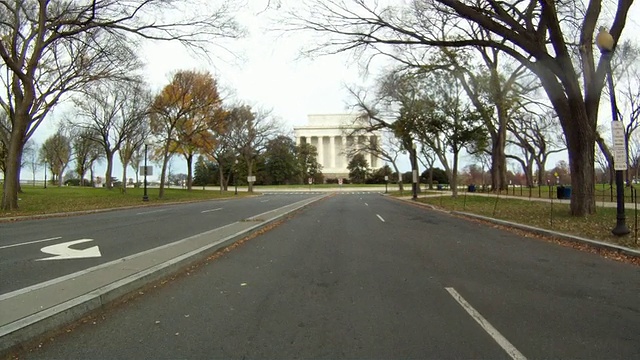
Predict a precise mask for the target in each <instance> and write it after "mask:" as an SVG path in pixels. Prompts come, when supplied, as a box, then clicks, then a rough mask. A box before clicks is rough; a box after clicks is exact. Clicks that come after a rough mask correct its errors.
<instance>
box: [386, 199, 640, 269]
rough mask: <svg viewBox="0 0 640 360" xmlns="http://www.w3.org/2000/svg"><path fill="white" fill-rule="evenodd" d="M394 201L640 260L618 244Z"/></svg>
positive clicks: (414, 202) (630, 250) (423, 204)
mask: <svg viewBox="0 0 640 360" xmlns="http://www.w3.org/2000/svg"><path fill="white" fill-rule="evenodd" d="M393 199H396V200H400V201H404V202H407V203H410V204H414V205H418V206H422V207H426V208H429V209H431V210H435V211H440V212H443V213H448V214H451V215H457V216H463V217H467V218H472V219H478V220H482V221H486V222H490V223H494V224H497V225H503V226H508V227H512V228H515V229H519V230H524V231H528V232H530V233H533V234H537V235H542V236H550V237H554V238H558V239H562V240H566V241H571V242H573V243H578V244H586V245H590V246H593V247H595V248H598V249H605V250H613V251H617V252H619V253H621V254H624V255H627V256H632V257H637V258H640V250H635V249H632V248H628V247H625V246H620V245H616V244H610V243H607V242H604V241H598V240H592V239H587V238H583V237H580V236H576V235H570V234H565V233H561V232H557V231H553V230H546V229H541V228H537V227H534V226H530V225H524V224H519V223H514V222H510V221H506V220H500V219H495V218H491V217H487V216H482V215H477V214H472V213H467V212H462V211H448V210H441V209H439V208H437V207H435V206H433V205H431V204H425V203H421V202H418V201H413V200H411V199H403V198H398V197H393Z"/></svg>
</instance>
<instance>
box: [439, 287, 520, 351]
mask: <svg viewBox="0 0 640 360" xmlns="http://www.w3.org/2000/svg"><path fill="white" fill-rule="evenodd" d="M445 290H447V291H448V292H449V294H451V296H452V297H453V299H454V300H455V301H457V302H458V304H460V306H462V308H464V309H465V310H466V311H467V313H469V315H471V317H472V318H473V319H474V320H475V321H476V322H477V323H478V324H480V326H482V328H483V329H484V331H486V332H487V334H489V336H491V337H492V338H493V340H495V341H496V342H497V343H498V345H500V347H501V348H502V349H504V351H506V352H507V354H509V356H511V358H512V359H514V360H527V358H526V357H524V355H522V353H521V352H520V351H518V349H516V348H515V346H513V345H512V344H511V343H510V342H509V340H507V339H506V338H505V337H504V336H502V334H500V332H499V331H498V330H496V328H494V327H493V326H492V325H491V324H490V323H489V322H488V321H487V319H485V318H484V317H482V315H480V313H479V312H478V311H476V309H474V308H473V307H472V306H471V305H470V304H469V303H468V302H467V301H466V300H465V299H464V298H463V297H462V295H460V294H459V293H458V292H457V291H456V289H454V288H451V287H447V288H445Z"/></svg>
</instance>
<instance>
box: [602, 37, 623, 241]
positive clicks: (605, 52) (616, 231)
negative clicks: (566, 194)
mask: <svg viewBox="0 0 640 360" xmlns="http://www.w3.org/2000/svg"><path fill="white" fill-rule="evenodd" d="M614 45H615V41H614V39H613V36H611V34H609V32H608V31H607V29H606V28H605V27H600V29H599V31H598V35H596V46H598V49H600V53H601V54H602V58H603V59H604V60H605V62H606V66H607V83H608V84H609V97H610V102H611V115H612V117H613V122H616V121H620V120H619V119H618V106H617V105H616V95H615V92H614V90H613V76H612V75H611V57H612V56H613V51H614V50H615V49H614ZM614 125H616V124H613V123H612V127H613V126H614ZM623 140H624V139H623ZM614 143H615V139H614ZM615 148H616V145H615V144H614V149H615ZM622 148H624V144H623V146H622ZM615 151H619V148H618V149H616V150H615ZM625 155H626V154H625ZM617 158H618V160H616V161H614V169H615V171H616V201H617V207H616V208H617V215H616V227H614V228H613V229H612V230H611V232H612V233H613V235H616V236H624V235H627V234H628V233H629V232H630V231H629V229H628V228H627V224H626V221H625V220H626V218H625V214H624V179H623V174H622V171H623V169H626V167H627V164H626V161H625V162H624V163H623V164H620V163H619V162H620V161H619V159H620V158H621V157H620V156H617Z"/></svg>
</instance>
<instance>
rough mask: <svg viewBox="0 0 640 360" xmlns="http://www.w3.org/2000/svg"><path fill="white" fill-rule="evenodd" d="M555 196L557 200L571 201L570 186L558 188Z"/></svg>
mask: <svg viewBox="0 0 640 360" xmlns="http://www.w3.org/2000/svg"><path fill="white" fill-rule="evenodd" d="M556 195H557V197H558V199H571V186H563V185H560V186H558V190H557V194H556Z"/></svg>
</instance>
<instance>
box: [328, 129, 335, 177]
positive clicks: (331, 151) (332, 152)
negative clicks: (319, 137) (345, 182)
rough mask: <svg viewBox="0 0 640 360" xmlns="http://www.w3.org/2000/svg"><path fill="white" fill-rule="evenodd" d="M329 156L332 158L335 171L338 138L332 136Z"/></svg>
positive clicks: (330, 160)
mask: <svg viewBox="0 0 640 360" xmlns="http://www.w3.org/2000/svg"><path fill="white" fill-rule="evenodd" d="M329 156H331V158H330V159H329V163H330V164H331V168H332V169H335V168H336V137H335V136H331V137H330V138H329Z"/></svg>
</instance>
